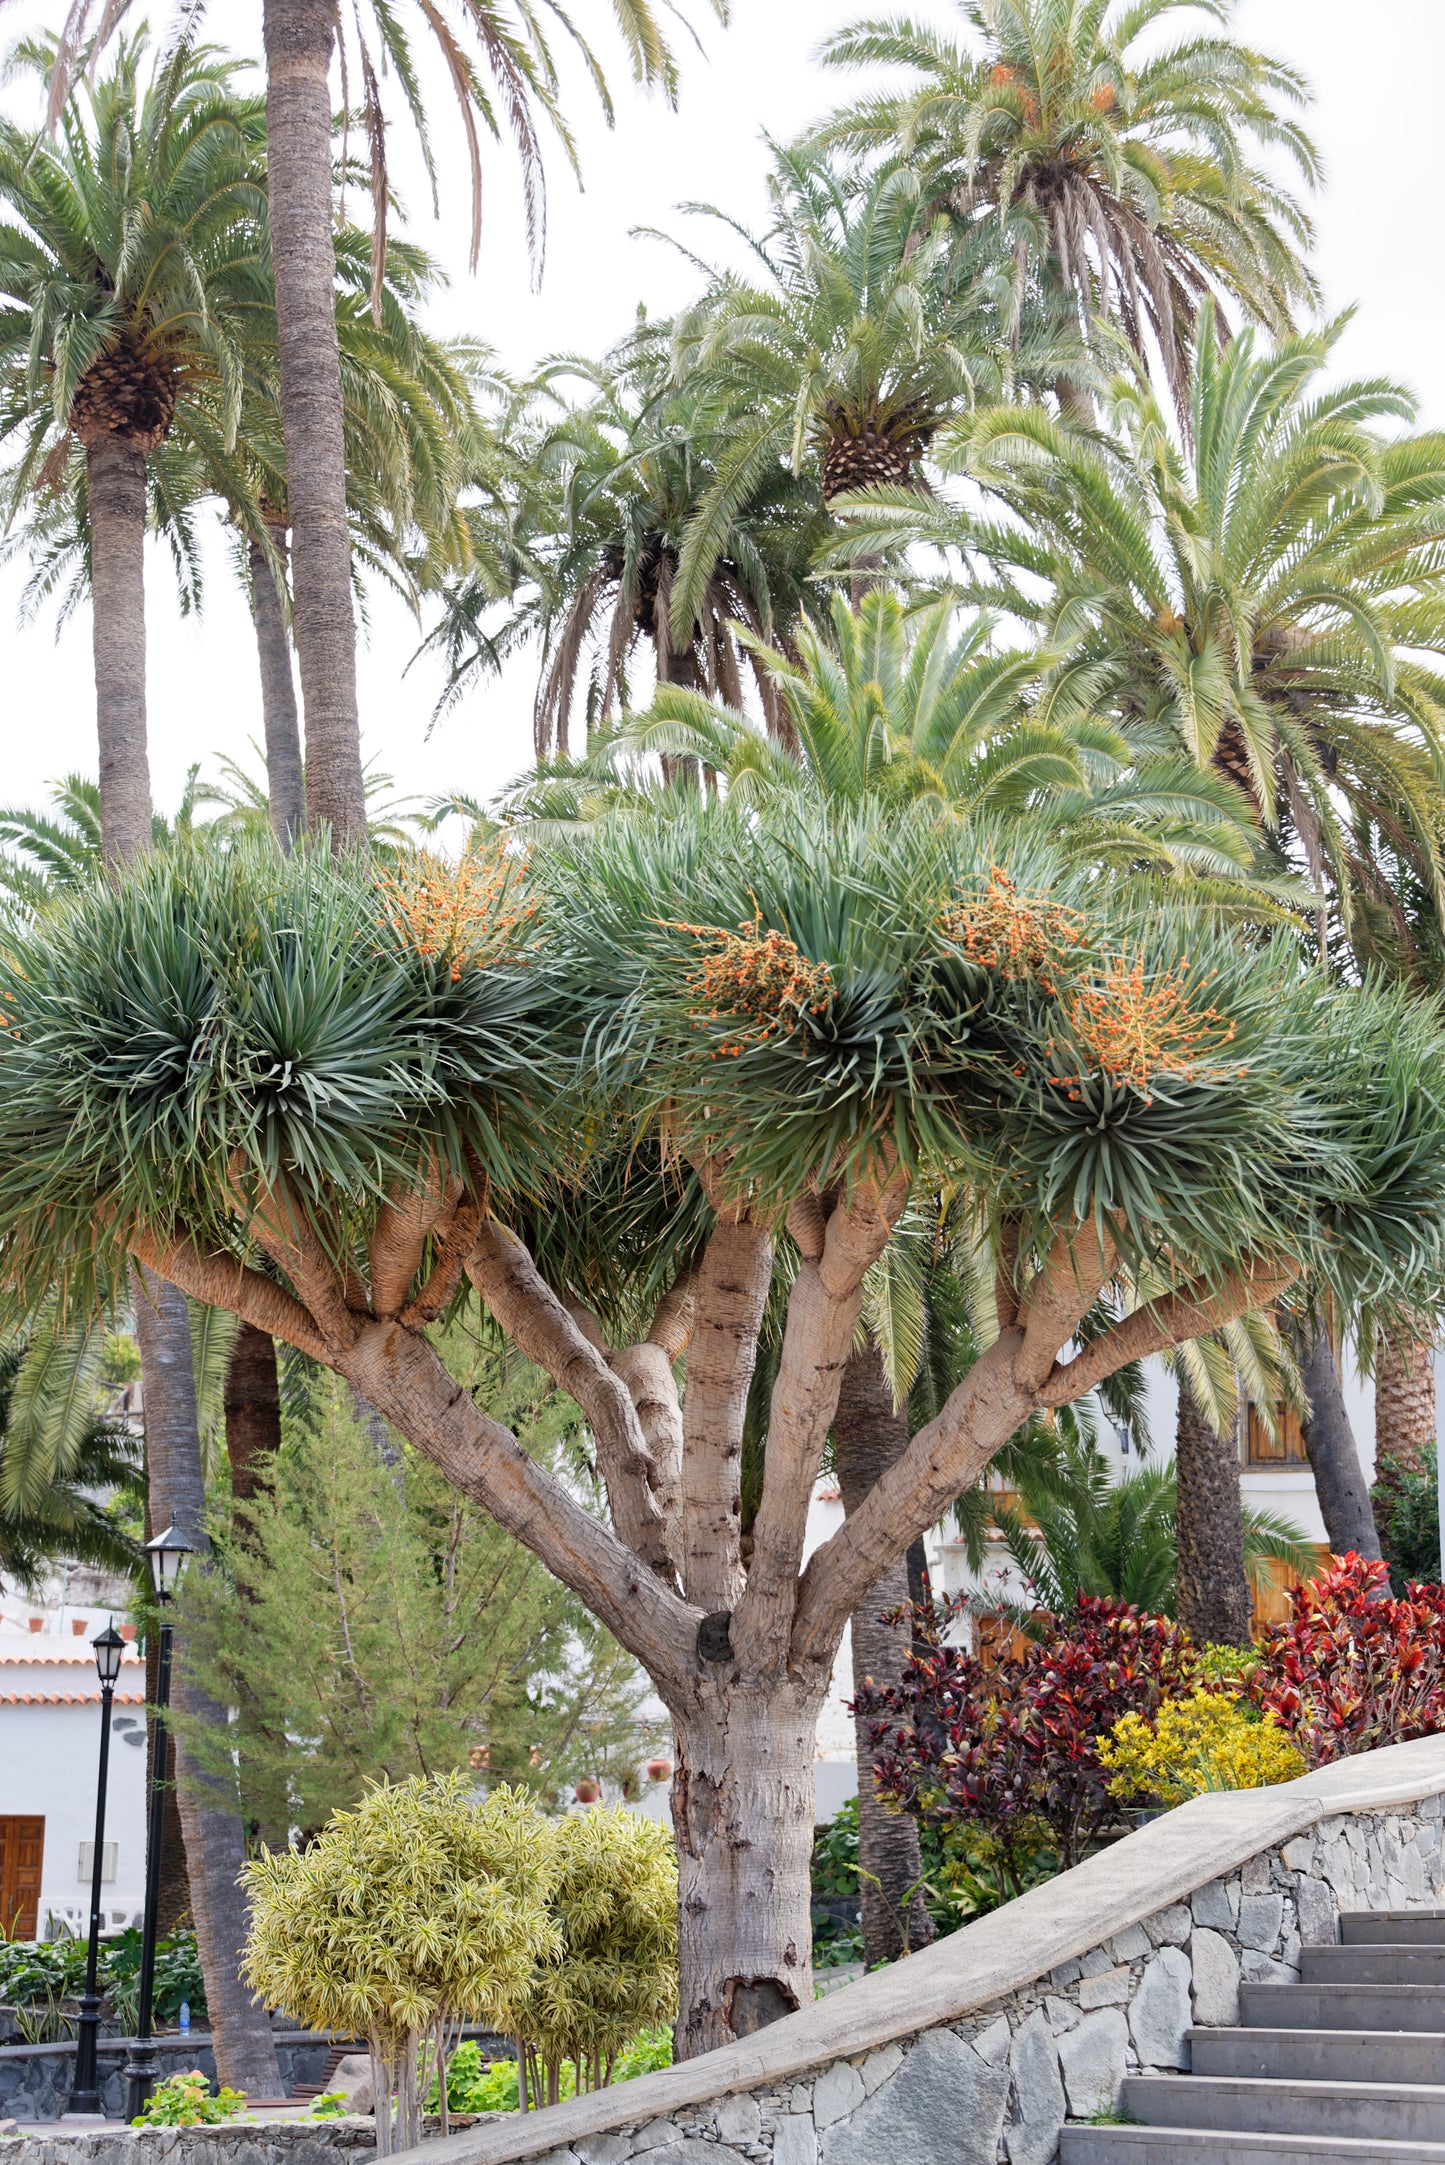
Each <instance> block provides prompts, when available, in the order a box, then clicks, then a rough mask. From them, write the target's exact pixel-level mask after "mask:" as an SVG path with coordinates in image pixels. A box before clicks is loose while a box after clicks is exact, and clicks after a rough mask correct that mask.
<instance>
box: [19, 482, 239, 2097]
mask: <svg viewBox="0 0 1445 2165" xmlns="http://www.w3.org/2000/svg"><path fill="white" fill-rule="evenodd" d="M142 487H144V483H142ZM122 751H123V753H124V756H125V757H126V758H128V759H129V761H130V763H131V764H130V770H129V771H128V772H126V773H125V774H124V776H123V780H124V783H125V787H124V789H123V791H122V792H121V801H122V803H124V804H127V805H135V804H143V805H144V808H145V811H146V815H147V834H146V841H147V842H149V841H150V840H151V839H152V838H154V839H155V840H158V841H159V840H161V839H163V838H164V830H162V832H161V833H157V832H156V822H155V821H154V817H153V815H152V813H151V807H150V775H149V770H148V766H147V764H146V761H145V742H144V737H143V736H141V737H140V739H139V740H138V741H137V739H136V738H135V736H134V735H132V736H131V737H130V739H129V740H127V742H126V743H125V744H124V745H123V747H122ZM137 767H138V769H139V771H138V772H137V771H136V768H137ZM192 784H193V785H194V775H193V776H192ZM193 805H194V796H193V794H192V790H188V792H187V802H186V804H185V805H184V806H183V813H184V815H185V817H186V820H187V823H189V818H190V813H191V810H192V807H193ZM57 809H58V810H59V812H60V817H59V818H58V819H56V818H43V817H42V818H40V819H36V818H35V817H34V816H33V815H26V814H23V813H22V814H14V813H12V814H8V815H5V817H4V821H3V829H4V831H5V834H6V839H7V840H9V841H10V843H11V846H12V848H17V847H18V849H19V850H20V852H21V856H20V858H19V860H18V863H19V866H20V878H19V879H18V881H17V879H16V878H15V876H14V875H11V876H10V877H9V878H8V879H7V880H6V886H7V887H8V888H9V890H10V892H11V894H12V896H13V897H14V899H15V901H17V902H19V903H20V904H21V905H22V906H23V908H24V910H25V912H26V914H27V915H29V916H31V917H43V916H44V915H45V914H46V911H47V907H48V906H49V905H50V904H51V902H52V901H53V894H51V893H47V891H46V890H47V884H48V883H47V881H46V876H45V875H46V868H47V867H53V868H54V874H55V886H56V888H58V889H60V890H61V891H64V890H66V889H70V890H72V891H76V892H79V891H81V890H83V889H84V888H85V887H87V886H93V885H94V884H95V881H94V878H93V876H92V875H93V874H94V871H95V870H96V866H97V856H96V845H97V844H98V846H99V858H100V859H101V860H105V861H108V862H109V863H110V864H111V865H112V866H114V865H116V864H117V863H120V864H122V865H123V864H125V863H126V862H127V860H128V859H129V858H132V857H139V856H142V855H143V854H144V850H143V848H141V847H139V846H128V847H127V848H126V849H125V850H121V849H120V848H118V847H117V845H116V842H115V838H114V835H113V833H112V831H111V829H110V826H109V821H108V816H107V807H106V803H105V797H104V793H103V791H101V790H95V791H94V792H93V793H92V792H91V790H90V789H89V788H88V786H86V785H77V784H76V782H75V781H74V780H73V779H72V781H71V782H70V783H69V784H67V785H65V786H64V790H63V793H62V797H61V802H60V805H59V806H58V807H57ZM27 859H28V864H27ZM87 859H88V860H89V862H88V863H87ZM11 862H12V863H14V862H16V860H13V859H12V860H11ZM27 875H28V877H27ZM37 879H38V880H39V882H40V884H39V886H38V887H37V885H36V880H37ZM129 1280H130V1294H131V1303H132V1307H133V1310H134V1316H135V1334H136V1340H137V1343H138V1345H139V1348H140V1363H141V1380H142V1385H143V1388H144V1393H145V1461H146V1520H147V1523H146V1532H147V1534H148V1535H153V1534H155V1533H156V1532H158V1531H159V1530H160V1529H161V1528H162V1527H164V1526H167V1525H170V1526H174V1527H176V1529H177V1530H178V1531H179V1532H180V1534H181V1535H182V1538H183V1539H184V1540H186V1541H187V1542H188V1544H189V1545H190V1547H191V1548H192V1549H193V1550H194V1551H195V1552H196V1554H197V1555H198V1557H204V1555H205V1554H206V1552H207V1549H208V1546H209V1543H208V1536H207V1530H206V1489H205V1459H204V1451H203V1446H202V1436H201V1422H200V1409H199V1405H198V1397H197V1384H196V1367H195V1352H194V1348H193V1342H192V1317H191V1310H190V1306H189V1303H188V1302H187V1300H186V1297H185V1295H184V1294H183V1293H181V1292H179V1291H178V1289H177V1288H176V1287H175V1286H173V1285H172V1284H171V1283H170V1282H169V1280H167V1279H165V1278H162V1277H160V1276H159V1275H158V1274H157V1273H155V1272H153V1271H150V1270H148V1269H146V1268H145V1267H144V1266H143V1265H141V1264H139V1263H135V1264H133V1265H132V1267H131V1269H130V1272H129ZM119 1290H120V1289H119V1287H117V1286H110V1287H107V1288H106V1289H105V1294H104V1295H103V1297H102V1303H101V1304H100V1305H103V1300H104V1298H105V1297H110V1298H115V1297H116V1296H117V1295H118V1294H119ZM95 1332H96V1326H95V1324H94V1322H93V1321H91V1322H89V1323H81V1324H79V1325H76V1326H73V1327H72V1330H71V1333H70V1336H71V1339H72V1342H73V1343H74V1341H76V1340H77V1339H79V1340H82V1341H84V1340H87V1339H88V1340H90V1341H92V1342H93V1340H94V1337H95ZM211 1335H212V1336H213V1338H215V1342H218V1343H219V1342H220V1341H219V1336H218V1334H211ZM42 1440H43V1439H42ZM47 1447H48V1446H47ZM32 1462H33V1454H32ZM45 1471H46V1473H47V1478H49V1479H51V1480H53V1478H55V1477H56V1475H63V1474H64V1472H65V1466H64V1463H63V1461H61V1462H59V1463H58V1464H57V1465H55V1466H51V1467H49V1468H46V1469H45ZM173 1696H174V1699H175V1703H176V1706H177V1708H178V1710H179V1711H180V1712H182V1713H184V1714H189V1715H190V1716H191V1717H192V1718H193V1719H195V1720H196V1721H198V1722H205V1723H209V1724H211V1725H212V1726H215V1727H222V1728H223V1727H224V1726H225V1725H226V1723H227V1721H228V1719H229V1716H228V1714H227V1711H226V1709H225V1708H223V1707H220V1706H217V1705H215V1704H214V1703H213V1702H212V1701H210V1700H208V1699H207V1698H206V1697H205V1695H204V1693H203V1692H201V1691H200V1690H199V1689H198V1688H197V1687H196V1686H195V1684H194V1682H193V1680H192V1679H191V1678H190V1676H189V1675H188V1673H187V1671H186V1668H185V1664H184V1659H182V1661H181V1663H180V1666H179V1669H178V1673H177V1677H176V1682H175V1687H174V1693H173ZM176 1766H177V1774H178V1779H177V1782H176V1785H175V1789H174V1795H175V1798H176V1803H177V1805H178V1808H179V1814H180V1821H181V1827H182V1830H183V1835H184V1842H185V1856H186V1866H187V1876H188V1879H189V1885H190V1898H191V1908H192V1911H193V1914H194V1917H195V1924H196V1937H197V1942H198V1945H199V1948H200V1953H201V1961H202V1965H203V1967H204V1970H205V1975H206V1994H207V2004H208V2006H209V2009H210V2017H211V2031H212V2036H213V2038H214V2040H215V2046H216V2059H217V2068H218V2071H222V2080H223V2081H228V2082H231V2083H233V2084H241V2083H244V2084H245V2086H246V2087H247V2088H248V2089H249V2091H250V2094H251V2095H253V2096H268V2095H273V2094H274V2092H275V2089H276V2086H277V2085H278V2084H279V2082H280V2073H279V2068H278V2064H277V2060H276V2048H275V2044H274V2042H273V2040H272V2035H271V2027H270V2022H269V2020H268V2019H267V2017H266V2015H265V2012H264V2010H263V2009H260V2008H258V2007H256V2006H255V2005H253V2003H252V2001H251V1999H250V1996H249V1994H248V1993H247V1992H246V1991H245V1989H244V1987H243V1986H242V1984H241V1977H240V1958H241V1950H242V1948H243V1946H244V1944H245V1939H246V1934H247V1929H248V1911H247V1908H246V1903H245V1900H244V1897H243V1895H242V1894H241V1891H240V1885H239V1878H238V1875H239V1871H240V1867H241V1864H242V1861H243V1858H244V1848H245V1844H244V1835H243V1831H242V1828H241V1824H240V1821H239V1820H238V1819H237V1817H236V1816H235V1814H234V1812H233V1811H232V1810H230V1809H229V1808H228V1803H227V1800H226V1799H225V1798H224V1797H216V1796H211V1795H208V1794H207V1788H208V1786H210V1785H209V1778H208V1777H206V1776H205V1775H203V1774H202V1773H201V1771H200V1770H199V1768H198V1767H197V1766H196V1765H194V1764H193V1763H191V1761H190V1755H189V1754H188V1753H187V1752H186V1751H185V1750H184V1749H183V1748H182V1747H181V1746H180V1745H177V1746H176Z"/></svg>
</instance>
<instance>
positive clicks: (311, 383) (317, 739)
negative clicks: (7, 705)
mask: <svg viewBox="0 0 1445 2165" xmlns="http://www.w3.org/2000/svg"><path fill="white" fill-rule="evenodd" d="M335 20H336V10H335V5H334V0H266V5H265V13H264V36H265V47H266V125H267V133H268V142H269V151H268V160H269V175H270V179H269V188H270V210H271V255H272V262H273V265H274V269H275V279H276V329H277V339H278V344H279V349H280V362H281V418H282V424H283V431H284V437H285V445H286V486H287V493H288V499H289V502H288V508H289V510H290V513H291V559H292V592H293V618H294V623H295V631H296V652H297V657H298V659H299V661H300V664H301V692H302V698H303V700H304V702H305V710H306V817H307V822H308V824H309V825H311V826H313V827H315V826H319V825H320V824H321V823H322V822H323V821H324V822H325V823H326V824H327V825H328V826H329V827H330V830H331V840H332V846H333V848H336V849H341V848H346V847H360V846H363V845H364V844H365V841H366V796H365V788H364V785H363V782H362V773H361V734H360V728H359V725H358V721H357V711H356V618H355V615H354V613H353V609H352V601H351V545H350V539H349V536H348V532H347V521H346V450H345V441H344V435H343V429H342V404H341V362H340V353H339V348H338V345H337V337H336V301H335V270H336V264H335V251H334V247H333V241H332V231H333V226H332V187H331V182H332V159H333V156H334V147H333V142H332V128H331V123H332V102H331V91H330V85H329V74H330V68H331V54H332V41H333V36H334V31H335Z"/></svg>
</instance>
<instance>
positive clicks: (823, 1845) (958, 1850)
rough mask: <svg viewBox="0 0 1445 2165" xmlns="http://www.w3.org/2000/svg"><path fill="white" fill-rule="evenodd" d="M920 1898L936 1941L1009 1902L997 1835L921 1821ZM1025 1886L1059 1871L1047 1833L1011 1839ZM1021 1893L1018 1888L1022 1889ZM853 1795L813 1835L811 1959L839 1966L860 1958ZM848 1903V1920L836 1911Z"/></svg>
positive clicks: (817, 1963) (825, 1966)
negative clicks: (1029, 1839)
mask: <svg viewBox="0 0 1445 2165" xmlns="http://www.w3.org/2000/svg"><path fill="white" fill-rule="evenodd" d="M918 1835H919V1854H920V1868H921V1870H922V1874H923V1898H924V1900H925V1902H926V1903H927V1905H928V1912H929V1915H930V1916H931V1917H932V1919H933V1924H934V1929H935V1931H936V1932H937V1934H938V1936H939V1938H940V1939H943V1938H945V1937H946V1936H947V1935H948V1934H949V1933H950V1932H957V1931H958V1930H959V1928H960V1926H962V1925H966V1924H971V1923H972V1922H973V1920H974V1918H975V1917H983V1916H986V1915H987V1913H988V1912H989V1911H990V1910H993V1909H997V1908H998V1907H999V1905H1000V1904H1001V1903H1003V1902H1007V1901H1009V1900H1011V1898H1012V1896H1013V1892H1014V1890H1013V1888H1012V1887H1011V1886H1010V1885H1009V1884H1008V1882H1007V1879H1006V1877H1005V1875H1004V1872H1003V1869H1002V1859H1001V1856H1000V1854H999V1849H998V1845H997V1843H996V1841H995V1839H994V1838H993V1837H992V1836H991V1835H989V1834H988V1833H987V1832H985V1831H984V1830H982V1829H976V1828H972V1827H969V1826H966V1825H958V1824H953V1825H947V1826H944V1827H942V1828H940V1827H939V1826H938V1825H936V1824H933V1823H923V1824H921V1825H920V1827H919V1830H918ZM1015 1846H1016V1848H1017V1849H1018V1852H1019V1854H1018V1859H1017V1862H1018V1868H1019V1870H1020V1872H1021V1875H1022V1880H1023V1887H1024V1888H1028V1887H1033V1886H1037V1885H1038V1883H1039V1882H1040V1881H1041V1880H1045V1879H1051V1878H1052V1877H1053V1875H1054V1874H1055V1872H1057V1871H1058V1869H1059V1860H1058V1855H1057V1852H1056V1851H1055V1850H1054V1848H1053V1845H1052V1844H1051V1842H1050V1841H1049V1838H1048V1832H1047V1829H1045V1828H1042V1827H1041V1828H1040V1829H1039V1833H1038V1838H1037V1840H1036V1841H1033V1842H1032V1843H1029V1842H1027V1841H1025V1842H1023V1843H1022V1844H1021V1845H1020V1844H1016V1845H1015ZM1020 1891H1022V1889H1021V1890H1020ZM858 1893H859V1888H858V1799H857V1798H856V1797H850V1798H849V1799H848V1801H847V1803H846V1804H842V1805H840V1806H839V1807H838V1810H837V1811H836V1812H835V1813H834V1815H833V1817H832V1818H831V1819H830V1820H828V1821H827V1822H826V1823H825V1824H824V1825H823V1826H821V1827H819V1828H818V1830H817V1832H816V1834H815V1835H814V1837H813V1896H812V1899H813V1962H814V1966H815V1968H818V1969H836V1968H838V1967H839V1966H840V1965H841V1964H843V1963H845V1962H861V1961H862V1959H863V1933H862V1928H861V1926H860V1925H859V1924H858V1923H856V1922H853V1921H852V1919H856V1917H857V1915H858ZM845 1904H846V1905H848V1907H849V1908H850V1909H851V1912H852V1919H850V1918H849V1917H847V1916H844V1915H841V1914H840V1912H842V1911H843V1909H844V1906H845Z"/></svg>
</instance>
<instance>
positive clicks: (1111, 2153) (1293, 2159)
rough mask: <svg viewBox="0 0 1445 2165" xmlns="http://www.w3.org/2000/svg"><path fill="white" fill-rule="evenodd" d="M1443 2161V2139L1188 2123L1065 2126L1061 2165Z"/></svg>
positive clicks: (1429, 2164) (1420, 2164)
mask: <svg viewBox="0 0 1445 2165" xmlns="http://www.w3.org/2000/svg"><path fill="white" fill-rule="evenodd" d="M1230 2158H1247V2159H1249V2160H1250V2165H1445V2143H1438V2142H1384V2141H1376V2140H1375V2139H1374V2138H1369V2139H1366V2140H1360V2139H1358V2138H1356V2137H1353V2136H1348V2135H1326V2136H1321V2135H1241V2134H1236V2133H1235V2132H1233V2131H1232V2130H1230V2131H1219V2132H1216V2131H1214V2130H1212V2129H1194V2128H1187V2127H1127V2126H1123V2127H1066V2128H1065V2129H1064V2131H1063V2133H1062V2135H1061V2136H1060V2138H1059V2161H1060V2165H1216V2161H1219V2165H1223V2161H1226V2160H1228V2159H1230Z"/></svg>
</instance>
